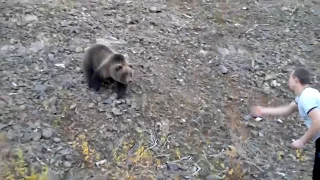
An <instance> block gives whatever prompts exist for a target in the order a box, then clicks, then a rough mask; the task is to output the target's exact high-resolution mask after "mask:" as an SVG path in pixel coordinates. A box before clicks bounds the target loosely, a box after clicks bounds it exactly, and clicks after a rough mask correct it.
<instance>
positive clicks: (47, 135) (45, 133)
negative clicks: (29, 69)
mask: <svg viewBox="0 0 320 180" xmlns="http://www.w3.org/2000/svg"><path fill="white" fill-rule="evenodd" d="M52 134H53V133H52V130H51V129H50V128H46V129H43V130H42V137H44V138H46V139H48V138H50V137H51V136H52Z"/></svg>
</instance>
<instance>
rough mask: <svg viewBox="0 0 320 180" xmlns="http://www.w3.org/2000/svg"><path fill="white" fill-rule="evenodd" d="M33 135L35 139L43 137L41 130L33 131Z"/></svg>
mask: <svg viewBox="0 0 320 180" xmlns="http://www.w3.org/2000/svg"><path fill="white" fill-rule="evenodd" d="M31 136H32V139H33V140H34V141H38V140H39V139H40V138H41V133H40V132H32V133H31Z"/></svg>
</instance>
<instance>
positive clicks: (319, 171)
mask: <svg viewBox="0 0 320 180" xmlns="http://www.w3.org/2000/svg"><path fill="white" fill-rule="evenodd" d="M312 179H313V180H320V138H318V139H317V140H316V153H315V157H314V165H313V173H312Z"/></svg>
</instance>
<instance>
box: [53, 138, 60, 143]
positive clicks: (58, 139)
mask: <svg viewBox="0 0 320 180" xmlns="http://www.w3.org/2000/svg"><path fill="white" fill-rule="evenodd" d="M53 141H54V142H56V143H58V142H60V141H61V139H60V138H58V137H55V138H53Z"/></svg>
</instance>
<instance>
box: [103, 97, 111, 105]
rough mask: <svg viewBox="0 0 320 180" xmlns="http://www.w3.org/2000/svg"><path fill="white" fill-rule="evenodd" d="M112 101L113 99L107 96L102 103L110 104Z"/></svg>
mask: <svg viewBox="0 0 320 180" xmlns="http://www.w3.org/2000/svg"><path fill="white" fill-rule="evenodd" d="M112 101H113V100H112V99H110V98H108V99H106V100H104V101H103V104H111V103H112Z"/></svg>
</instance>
